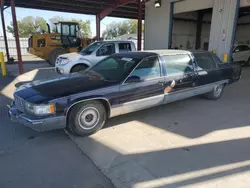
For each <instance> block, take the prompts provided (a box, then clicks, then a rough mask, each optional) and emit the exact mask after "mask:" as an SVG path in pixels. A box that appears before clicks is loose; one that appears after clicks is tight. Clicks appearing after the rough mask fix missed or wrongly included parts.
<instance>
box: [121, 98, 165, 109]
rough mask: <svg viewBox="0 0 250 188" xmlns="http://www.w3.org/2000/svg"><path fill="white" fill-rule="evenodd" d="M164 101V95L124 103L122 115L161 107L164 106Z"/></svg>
mask: <svg viewBox="0 0 250 188" xmlns="http://www.w3.org/2000/svg"><path fill="white" fill-rule="evenodd" d="M163 99H164V94H162V95H157V96H153V97H148V98H144V99H139V100H135V101H132V102H127V103H124V104H123V105H122V114H127V113H130V112H134V111H138V110H142V109H146V108H150V107H154V106H159V105H161V104H163Z"/></svg>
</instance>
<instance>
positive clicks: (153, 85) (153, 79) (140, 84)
mask: <svg viewBox="0 0 250 188" xmlns="http://www.w3.org/2000/svg"><path fill="white" fill-rule="evenodd" d="M135 78H136V79H135ZM133 80H134V81H133ZM136 80H137V81H136ZM120 92H121V96H120V103H121V105H122V109H123V110H122V111H123V112H122V113H123V114H125V113H129V112H133V111H137V110H141V109H145V108H149V107H153V106H157V105H160V104H162V103H163V98H164V77H163V76H162V69H161V66H160V62H159V58H158V56H152V57H147V58H145V59H144V60H142V61H141V62H140V64H139V65H138V66H137V67H136V68H135V69H134V70H133V71H132V72H131V74H130V75H129V76H128V78H127V79H126V80H125V81H124V83H123V84H122V85H121V86H120Z"/></svg>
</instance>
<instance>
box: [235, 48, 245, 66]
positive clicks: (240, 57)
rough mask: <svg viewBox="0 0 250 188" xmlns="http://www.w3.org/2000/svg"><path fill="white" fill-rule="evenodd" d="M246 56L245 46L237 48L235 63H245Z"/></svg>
mask: <svg viewBox="0 0 250 188" xmlns="http://www.w3.org/2000/svg"><path fill="white" fill-rule="evenodd" d="M244 54H245V51H244V46H243V45H239V46H237V47H235V49H234V51H233V61H234V62H240V61H244V56H245V55H244Z"/></svg>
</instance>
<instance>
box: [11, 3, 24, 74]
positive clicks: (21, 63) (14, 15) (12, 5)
mask: <svg viewBox="0 0 250 188" xmlns="http://www.w3.org/2000/svg"><path fill="white" fill-rule="evenodd" d="M10 6H11V12H12V19H13V27H14V34H15V39H16V50H17V58H18V65H19V73H20V74H23V61H22V55H21V48H20V41H19V34H18V25H17V20H16V8H15V0H10Z"/></svg>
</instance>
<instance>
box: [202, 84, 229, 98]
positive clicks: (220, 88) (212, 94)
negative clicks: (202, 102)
mask: <svg viewBox="0 0 250 188" xmlns="http://www.w3.org/2000/svg"><path fill="white" fill-rule="evenodd" d="M224 87H225V85H223V84H221V85H217V86H215V87H214V89H213V91H211V92H209V93H207V94H206V95H205V97H206V98H207V99H209V100H217V99H219V98H220V97H221V96H222V94H223V91H224Z"/></svg>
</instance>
